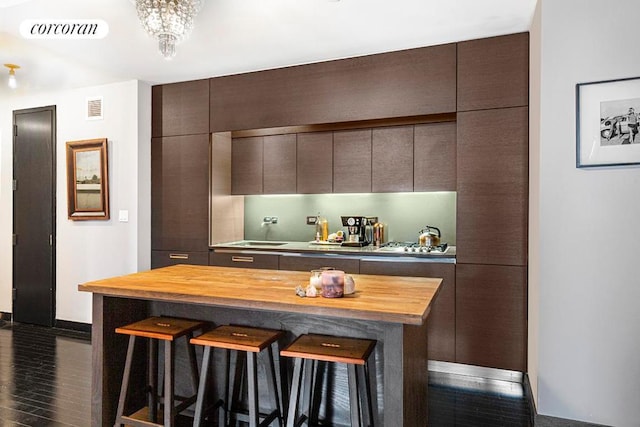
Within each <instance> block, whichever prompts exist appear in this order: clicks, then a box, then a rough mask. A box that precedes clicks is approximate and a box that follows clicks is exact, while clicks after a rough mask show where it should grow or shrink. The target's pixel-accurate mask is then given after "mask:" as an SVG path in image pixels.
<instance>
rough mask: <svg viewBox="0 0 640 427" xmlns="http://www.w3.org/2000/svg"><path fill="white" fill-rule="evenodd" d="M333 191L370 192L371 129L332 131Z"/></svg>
mask: <svg viewBox="0 0 640 427" xmlns="http://www.w3.org/2000/svg"><path fill="white" fill-rule="evenodd" d="M333 191H334V193H370V192H371V129H364V130H349V131H340V132H334V133H333Z"/></svg>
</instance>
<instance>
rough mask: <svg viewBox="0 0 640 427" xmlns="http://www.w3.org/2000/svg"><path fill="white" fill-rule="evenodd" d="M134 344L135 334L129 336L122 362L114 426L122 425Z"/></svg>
mask: <svg viewBox="0 0 640 427" xmlns="http://www.w3.org/2000/svg"><path fill="white" fill-rule="evenodd" d="M135 345H136V337H135V335H130V336H129V346H128V347H127V358H126V359H125V362H124V372H123V373H122V386H121V387H120V398H119V399H118V412H117V413H116V423H115V426H114V427H120V426H122V415H124V405H125V402H126V400H127V391H128V390H129V376H130V374H131V361H132V359H133V349H134V348H135Z"/></svg>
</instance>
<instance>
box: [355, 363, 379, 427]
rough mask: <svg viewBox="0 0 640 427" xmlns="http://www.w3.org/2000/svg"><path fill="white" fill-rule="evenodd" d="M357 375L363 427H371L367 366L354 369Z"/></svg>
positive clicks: (372, 424) (371, 417) (366, 364)
mask: <svg viewBox="0 0 640 427" xmlns="http://www.w3.org/2000/svg"><path fill="white" fill-rule="evenodd" d="M356 369H357V370H358V374H359V380H358V383H359V386H360V390H359V393H360V400H361V401H362V418H363V424H364V426H365V427H373V426H374V425H375V423H374V421H373V404H372V402H371V382H370V380H369V365H368V363H365V364H364V365H363V366H358V367H357V368H356Z"/></svg>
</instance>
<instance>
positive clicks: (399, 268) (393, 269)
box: [356, 258, 456, 362]
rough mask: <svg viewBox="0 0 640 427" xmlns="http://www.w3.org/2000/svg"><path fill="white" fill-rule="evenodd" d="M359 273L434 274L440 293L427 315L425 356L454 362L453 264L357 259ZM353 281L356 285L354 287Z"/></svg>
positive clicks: (428, 275)
mask: <svg viewBox="0 0 640 427" xmlns="http://www.w3.org/2000/svg"><path fill="white" fill-rule="evenodd" d="M360 274H382V275H387V276H416V277H438V278H441V279H442V285H441V289H440V293H439V294H438V296H437V297H436V300H435V301H434V303H433V307H432V308H431V313H430V314H429V317H427V333H428V341H429V359H431V360H440V361H444V362H455V356H456V353H455V350H456V331H455V327H456V303H455V296H456V275H455V265H454V264H444V263H434V262H420V261H415V262H408V261H407V262H405V261H378V260H375V261H371V260H367V259H366V258H365V259H362V260H360ZM357 285H358V284H357V283H356V287H357Z"/></svg>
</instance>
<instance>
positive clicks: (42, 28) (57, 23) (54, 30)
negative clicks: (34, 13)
mask: <svg viewBox="0 0 640 427" xmlns="http://www.w3.org/2000/svg"><path fill="white" fill-rule="evenodd" d="M108 33H109V25H108V24H107V23H106V22H105V21H103V20H102V19H27V20H24V21H22V23H21V24H20V34H22V37H24V38H26V39H102V38H104V37H106V35H107V34H108Z"/></svg>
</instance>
